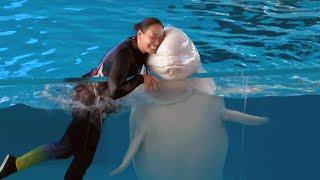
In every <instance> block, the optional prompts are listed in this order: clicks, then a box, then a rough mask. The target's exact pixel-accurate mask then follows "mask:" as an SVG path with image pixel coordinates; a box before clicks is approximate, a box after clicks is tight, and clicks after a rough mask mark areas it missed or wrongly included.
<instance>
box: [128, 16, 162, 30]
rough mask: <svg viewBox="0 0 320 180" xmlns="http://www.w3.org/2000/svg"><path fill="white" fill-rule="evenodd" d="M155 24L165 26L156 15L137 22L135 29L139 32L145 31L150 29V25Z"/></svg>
mask: <svg viewBox="0 0 320 180" xmlns="http://www.w3.org/2000/svg"><path fill="white" fill-rule="evenodd" d="M153 24H159V25H161V26H162V28H163V24H162V23H161V21H160V20H159V19H157V18H155V17H148V18H145V19H144V20H143V21H141V22H139V23H137V24H135V25H134V29H135V30H136V32H138V30H141V31H142V32H144V31H145V30H146V29H148V27H149V26H151V25H153Z"/></svg>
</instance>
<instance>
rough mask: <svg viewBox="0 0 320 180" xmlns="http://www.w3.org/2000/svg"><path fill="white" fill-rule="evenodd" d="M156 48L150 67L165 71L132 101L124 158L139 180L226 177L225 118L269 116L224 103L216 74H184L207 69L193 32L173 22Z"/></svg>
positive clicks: (258, 120) (257, 120)
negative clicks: (145, 98) (147, 92)
mask: <svg viewBox="0 0 320 180" xmlns="http://www.w3.org/2000/svg"><path fill="white" fill-rule="evenodd" d="M165 32H166V36H165V39H164V41H163V42H162V44H161V45H160V47H159V49H158V50H157V53H156V54H155V55H151V56H150V57H149V59H148V69H149V71H150V73H152V74H154V75H157V76H158V77H161V78H162V80H160V82H159V84H158V90H157V92H155V93H153V94H150V95H149V96H148V99H149V100H148V101H146V102H143V101H139V102H137V103H135V104H134V107H133V108H132V111H131V116H130V134H131V142H130V146H129V149H128V151H127V153H126V155H125V157H124V159H123V161H122V164H121V165H120V166H119V167H118V168H117V169H115V170H114V171H113V172H112V173H111V174H112V175H114V174H118V173H120V172H121V171H123V170H124V169H125V168H126V167H127V166H128V165H129V164H130V162H131V161H132V160H133V162H134V168H135V171H136V174H137V177H138V179H140V180H180V179H181V180H199V179H201V180H209V179H210V180H222V179H223V167H224V163H225V159H226V154H227V149H228V136H227V132H226V129H225V125H224V122H225V121H226V120H233V121H237V122H240V123H244V124H248V125H258V124H262V123H264V122H266V121H267V118H264V117H257V116H252V115H248V114H244V113H241V112H238V111H233V110H229V109H226V108H225V104H224V100H223V98H222V97H220V96H215V95H213V93H214V89H215V84H214V82H213V80H212V79H191V80H190V79H186V78H187V77H188V76H190V75H191V74H193V73H199V72H205V70H204V69H203V67H202V65H201V61H200V56H199V53H198V51H197V49H196V48H195V46H194V44H193V43H192V41H191V40H190V39H189V37H188V36H187V35H186V34H185V33H184V32H182V31H181V30H179V29H177V28H174V27H169V28H167V29H166V30H165Z"/></svg>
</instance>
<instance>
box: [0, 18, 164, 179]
mask: <svg viewBox="0 0 320 180" xmlns="http://www.w3.org/2000/svg"><path fill="white" fill-rule="evenodd" d="M135 29H136V31H137V33H136V36H133V37H129V38H127V39H126V40H124V41H123V42H121V43H120V44H119V45H117V46H116V47H115V48H113V49H112V50H110V51H109V52H108V53H107V54H106V55H105V56H104V58H103V59H102V60H101V62H100V63H99V65H98V66H97V67H96V68H94V69H92V70H91V71H90V72H89V73H87V74H85V75H84V77H93V76H108V81H107V83H87V84H84V83H78V84H77V85H76V87H75V88H74V90H73V95H72V99H73V100H74V101H77V102H80V103H81V104H82V105H83V106H81V107H73V108H72V118H73V119H72V122H71V123H70V125H69V127H68V128H67V130H66V132H65V134H64V136H63V137H62V138H61V140H60V141H58V142H56V143H51V144H45V145H41V146H38V147H37V148H35V149H33V150H31V151H29V152H28V153H26V154H24V155H22V156H19V157H14V156H12V155H7V156H6V157H5V159H4V161H3V163H2V165H1V166H0V178H4V177H7V176H9V175H11V174H13V173H15V172H17V171H21V170H24V169H26V168H28V167H30V166H32V165H34V164H38V163H40V162H44V161H46V160H49V159H65V158H69V157H71V156H73V160H72V162H71V165H70V166H69V168H68V170H67V172H66V174H65V176H64V179H65V180H81V179H83V176H84V175H85V173H86V170H87V169H88V168H89V166H90V164H91V162H92V160H93V157H94V154H95V151H96V147H97V144H98V142H99V138H100V132H101V125H102V121H103V118H104V116H105V115H106V114H107V113H110V112H113V111H115V109H116V108H115V106H114V105H115V104H114V101H113V100H115V99H118V98H121V97H123V96H126V95H127V94H129V93H130V92H132V91H133V90H134V89H135V88H136V87H138V86H139V85H140V84H144V85H145V87H146V89H147V90H148V91H153V90H155V88H156V82H157V80H156V79H155V78H153V77H151V76H149V75H148V74H143V75H141V74H139V73H140V71H141V69H142V67H143V65H144V64H145V63H146V59H147V56H148V54H151V53H155V52H156V50H157V48H158V47H159V46H160V44H161V42H162V41H163V38H164V30H163V25H162V23H161V22H160V21H159V20H158V19H157V18H153V17H151V18H146V19H144V20H143V21H141V22H140V23H137V24H136V25H135ZM128 78H130V79H128Z"/></svg>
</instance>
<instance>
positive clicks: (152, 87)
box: [143, 74, 159, 93]
mask: <svg viewBox="0 0 320 180" xmlns="http://www.w3.org/2000/svg"><path fill="white" fill-rule="evenodd" d="M143 79H144V86H145V89H146V91H147V92H150V93H152V92H154V91H156V90H157V83H158V82H159V81H158V80H157V79H156V78H154V77H152V76H149V75H148V74H143Z"/></svg>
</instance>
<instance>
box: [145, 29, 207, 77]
mask: <svg viewBox="0 0 320 180" xmlns="http://www.w3.org/2000/svg"><path fill="white" fill-rule="evenodd" d="M200 63H201V62H200V55H199V53H198V51H197V49H196V47H195V46H194V44H193V42H192V41H191V40H190V38H189V37H188V36H187V35H186V34H185V33H184V32H183V31H181V30H180V29H178V28H175V27H167V28H166V29H165V38H164V40H163V42H162V43H161V45H160V46H159V48H158V50H157V52H156V53H155V54H152V55H150V56H149V58H148V63H147V64H148V68H149V69H150V70H151V72H153V73H155V74H156V75H157V76H159V77H161V78H162V79H165V80H183V79H186V78H187V77H188V76H190V75H192V74H193V73H197V72H199V68H200Z"/></svg>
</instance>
